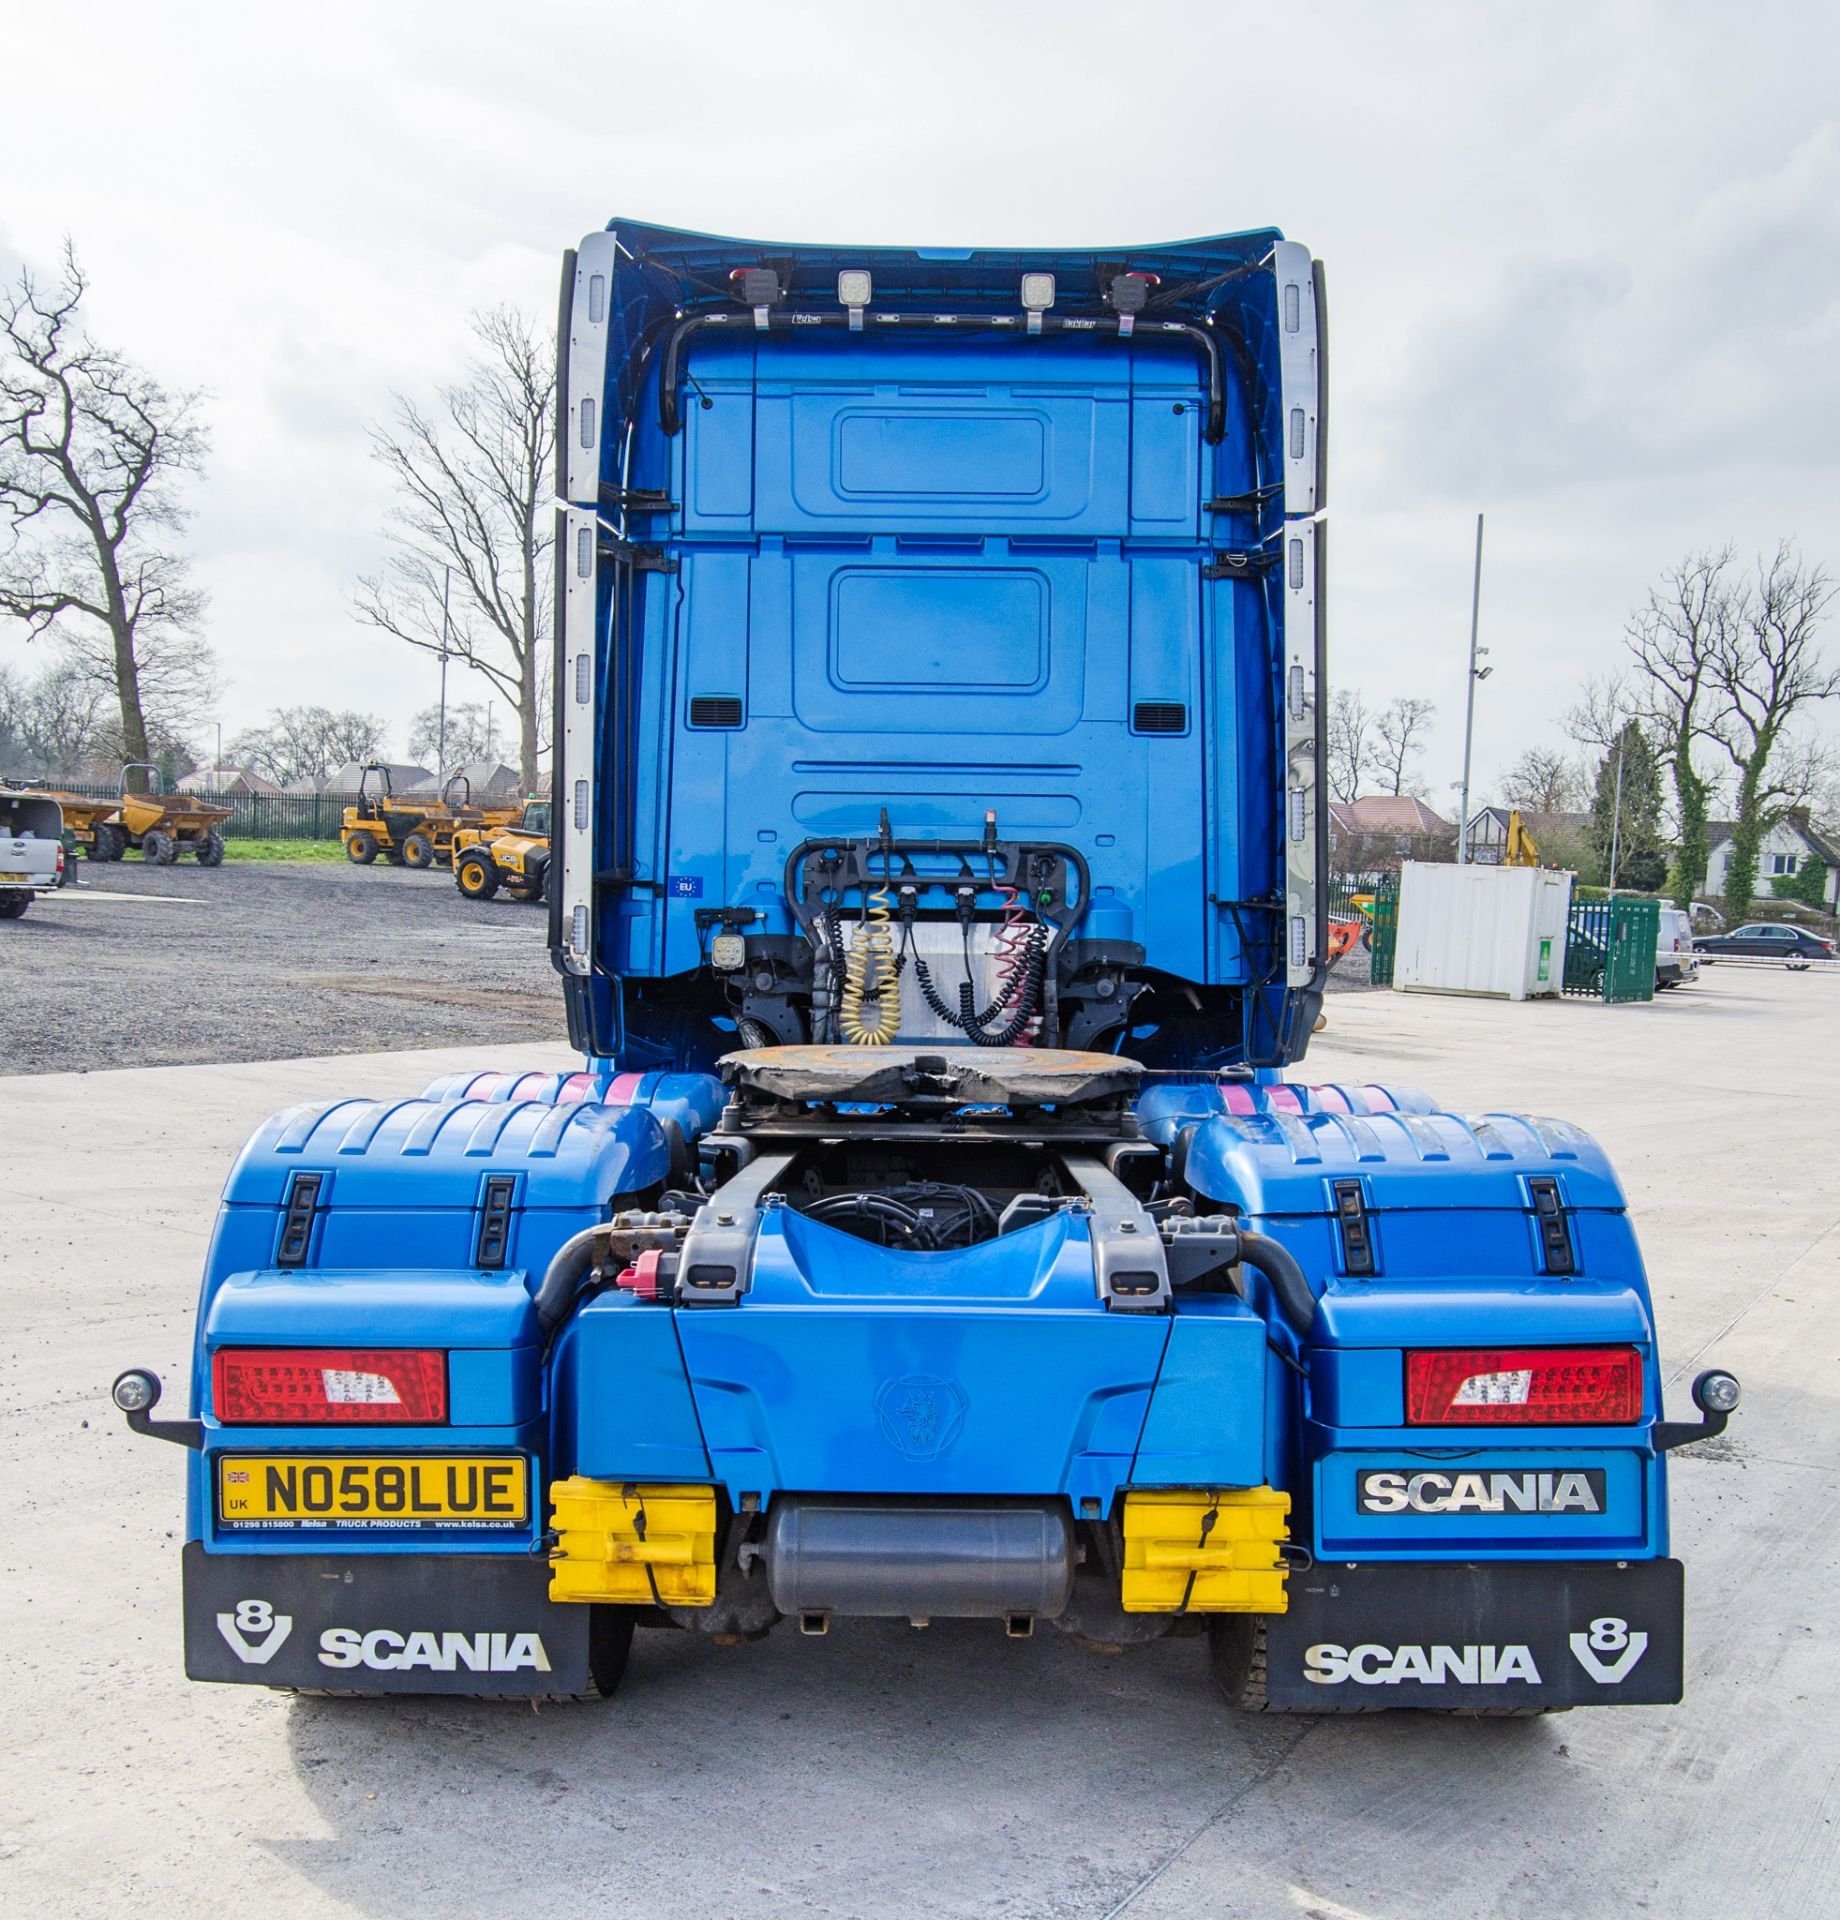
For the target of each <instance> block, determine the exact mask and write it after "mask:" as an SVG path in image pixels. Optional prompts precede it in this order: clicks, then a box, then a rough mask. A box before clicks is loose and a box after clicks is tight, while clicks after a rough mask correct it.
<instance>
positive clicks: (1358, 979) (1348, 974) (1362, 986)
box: [1329, 940, 1374, 993]
mask: <svg viewBox="0 0 1840 1920" xmlns="http://www.w3.org/2000/svg"><path fill="white" fill-rule="evenodd" d="M1367 962H1368V952H1367V949H1366V948H1365V947H1364V946H1362V945H1361V943H1360V942H1359V941H1358V940H1357V941H1356V942H1355V944H1354V945H1353V946H1352V947H1350V948H1349V949H1348V951H1347V952H1346V953H1345V954H1343V955H1342V957H1341V958H1340V959H1339V960H1338V961H1336V963H1335V965H1334V966H1332V967H1331V968H1330V969H1329V991H1330V992H1331V993H1365V992H1367V990H1368V989H1369V988H1370V987H1371V986H1372V985H1373V984H1374V983H1373V982H1372V981H1371V980H1370V979H1368V977H1367Z"/></svg>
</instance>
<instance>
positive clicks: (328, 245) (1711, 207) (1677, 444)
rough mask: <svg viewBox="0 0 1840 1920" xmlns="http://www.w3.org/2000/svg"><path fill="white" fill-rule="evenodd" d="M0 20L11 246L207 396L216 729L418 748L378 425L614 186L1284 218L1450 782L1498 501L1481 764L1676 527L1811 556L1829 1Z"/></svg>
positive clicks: (1166, 221) (1837, 229)
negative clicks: (70, 284)
mask: <svg viewBox="0 0 1840 1920" xmlns="http://www.w3.org/2000/svg"><path fill="white" fill-rule="evenodd" d="M4 40H5V64H6V66H7V68H8V69H9V70H10V71H11V72H12V74H13V75H14V76H15V82H14V84H12V85H10V86H9V87H8V89H7V94H6V104H5V107H4V110H3V111H0V269H4V270H5V271H6V272H7V274H8V275H9V277H10V275H11V273H12V272H14V271H16V270H17V267H18V264H19V262H20V261H21V260H22V259H23V260H29V261H31V262H33V263H35V264H37V265H40V266H42V267H46V268H49V267H51V266H52V265H54V264H55V256H56V250H57V248H58V245H59V243H60V240H61V238H62V236H63V235H65V234H66V233H68V234H70V235H71V236H72V237H73V238H74V239H75V241H76V242H77V245H78V247H79V249H80V252H81V255H82V258H83V261H84V264H85V266H86V268H87V269H88V271H89V273H90V274H91V276H92V278H93V281H94V292H93V296H92V299H91V302H90V321H91V325H92V327H93V328H94V330H95V331H96V332H97V333H98V334H99V335H100V336H101V337H103V338H105V339H106V340H108V341H110V342H111V343H113V344H116V345H118V346H120V347H122V348H123V349H124V350H126V351H128V352H130V353H132V354H133V355H135V356H136V357H138V358H139V359H141V360H142V361H143V362H144V363H146V364H147V365H148V366H150V367H151V368H153V369H154V370H155V371H156V372H158V373H159V374H160V376H161V377H162V378H164V379H165V380H167V381H168V382H169V383H170V384H172V385H174V386H183V385H188V384H197V385H201V386H206V387H208V388H209V389H210V390H211V394H212V399H211V403H210V409H209V411H210V419H211V423H212V427H213V432H214V434H215V440H216V447H215V452H214V454H213V456H212V460H211V468H210V477H209V480H208V482H207V483H206V484H204V485H203V486H201V487H199V488H198V489H197V490H196V495H195V504H196V507H197V517H196V520H195V522H194V525H193V529H192V537H193V544H194V548H195V551H196V553H197V556H198V560H199V569H200V573H201V576H202V579H203V581H204V583H205V584H206V585H207V586H208V587H209V589H210V592H211V611H210V626H209V632H210V637H211V639H212V641H213V642H214V644H215V646H216V648H217V650H218V653H219V656H220V659H221V661H222V664H223V668H224V671H225V676H226V680H227V686H226V691H225V695H224V700H223V710H222V719H223V723H224V729H225V734H226V737H228V736H229V735H230V734H232V733H234V732H235V731H236V730H237V729H239V728H241V727H243V726H245V725H248V724H250V723H252V722H255V721H257V720H259V719H260V718H261V717H262V716H263V714H264V713H265V712H266V710H267V709H268V708H270V707H271V706H274V705H277V704H281V703H291V702H306V701H311V702H321V703H325V704H329V705H335V706H345V705H353V706H360V707H364V708H367V709H370V710H373V711H376V712H379V713H382V714H385V715H386V716H388V718H389V719H390V721H391V723H392V726H393V728H394V730H395V734H396V737H397V739H398V740H400V737H401V734H402V731H403V729H404V727H405V725H406V722H407V719H408V717H409V715H410V714H411V713H412V712H413V711H414V710H415V709H416V708H418V707H421V706H424V705H427V704H429V703H430V702H431V701H432V700H433V698H434V691H435V669H434V666H433V663H432V662H431V661H429V660H427V659H426V657H425V656H420V655H414V654H411V653H409V652H408V651H407V650H406V649H403V648H400V647H397V646H394V645H392V644H390V643H388V642H385V641H383V640H381V639H380V638H378V637H376V636H374V635H372V634H370V633H368V632H367V631H366V630H365V629H363V628H360V627H359V626H358V625H357V624H356V623H355V622H354V621H353V620H352V619H351V617H350V614H349V612H348V610H347V596H348V593H349V590H350V587H351V584H352V581H353V579H354V576H356V575H357V574H359V573H361V572H364V571H367V570H369V569H371V568H373V567H375V566H376V564H377V563H378V560H379V559H380V557H381V554H382V551H383V548H382V542H381V539H380V526H381V523H382V518H383V511H384V507H385V504H386V501H385V493H384V489H383V486H382V484H381V479H380V476H379V474H378V473H377V471H376V469H375V468H374V467H373V466H372V464H371V463H370V461H369V460H368V459H367V447H366V441H365V428H366V424H367V423H368V422H370V421H372V420H374V419H376V418H378V417H379V416H380V415H381V414H382V413H383V412H384V411H385V410H386V409H387V407H388V405H389V396H390V392H391V390H392V389H393V388H394V389H401V390H403V391H407V392H412V393H426V392H428V391H429V390H430V389H431V388H432V387H433V386H434V385H435V384H436V383H438V382H439V381H441V380H442V379H444V378H448V377H451V376H452V375H453V374H454V373H455V372H456V371H457V369H458V367H459V365H460V363H461V362H462V360H463V359H464V357H465V354H466V321H467V315H468V313H469V311H471V310H473V309H475V308H479V307H484V306H490V305H493V304H495V303H497V302H500V301H510V302H514V303H517V304H520V305H522V306H524V307H526V308H528V309H529V310H531V311H533V312H535V313H538V314H540V315H542V316H544V317H545V319H547V316H548V315H550V314H551V313H552V312H553V311H554V307H555V288H556V276H557V270H558V260H559V256H560V254H561V252H562V249H563V248H564V247H566V246H568V245H570V244H572V243H573V242H574V241H575V240H576V239H577V238H578V237H579V236H580V235H581V234H582V233H584V232H587V231H589V230H590V229H592V228H595V227H599V226H602V225H604V224H605V222H606V221H607V219H608V218H609V216H611V215H613V214H615V213H623V214H629V215H633V216H637V217H641V218H647V219H651V220H656V221H660V222H666V223H673V224H678V225H683V226H688V227H696V228H704V229H710V230H714V231H719V232H729V233H739V234H746V235H753V236H761V237H767V238H792V239H814V240H856V241H866V242H887V243H896V244H899V243H916V244H954V243H958V244H983V243H995V244H1013V245H1033V244H1063V243H1064V244H1079V245H1098V244H1108V245H1109V244H1114V243H1128V242H1133V241H1156V240H1167V239H1175V238H1181V237H1186V236H1190V235H1196V234H1205V233H1213V232H1221V231H1228V230H1231V229H1235V228H1240V227H1250V226H1259V225H1265V224H1273V225H1277V226H1280V227H1282V228H1283V229H1284V231H1285V232H1286V233H1288V234H1289V235H1290V236H1291V237H1293V238H1295V239H1298V240H1301V241H1303V242H1305V243H1306V244H1307V245H1308V246H1310V247H1311V248H1312V249H1313V250H1314V251H1315V252H1316V253H1318V254H1320V255H1321V256H1322V257H1323V258H1324V259H1325V260H1326V261H1327V264H1328V273H1329V292H1330V308H1331V315H1332V321H1333V348H1334V360H1333V396H1332V397H1333V427H1332V436H1331V442H1330V446H1331V453H1330V461H1331V480H1330V520H1331V524H1332V526H1333V529H1334V538H1333V548H1332V571H1331V575H1330V592H1331V599H1330V610H1331V628H1330V633H1331V665H1332V675H1333V678H1334V680H1335V682H1336V683H1337V684H1353V685H1357V686H1359V687H1361V688H1362V689H1363V690H1364V691H1365V692H1366V693H1367V694H1368V695H1369V696H1370V698H1372V699H1376V700H1382V699H1386V698H1390V697H1391V696H1392V695H1394V694H1396V693H1405V694H1414V695H1422V696H1424V697H1427V698H1430V699H1432V700H1435V701H1436V702H1437V704H1438V710H1439V724H1438V730H1437V735H1436V738H1435V741H1434V745H1433V755H1432V759H1431V762H1430V764H1429V765H1428V767H1427V777H1428V779H1429V781H1430V790H1431V795H1432V798H1433V800H1434V802H1436V803H1437V804H1439V805H1440V807H1441V808H1443V809H1445V810H1452V809H1453V807H1454V801H1453V798H1452V796H1451V794H1450V784H1449V783H1451V782H1452V781H1454V779H1455V778H1456V774H1457V770H1458V762H1459V759H1460V755H1461V748H1462V697H1463V669H1464V650H1465V647H1466V644H1467V638H1468V620H1469V587H1470V580H1469V567H1470V553H1471V544H1472V540H1473V536H1474V523H1475V515H1476V513H1477V511H1478V510H1479V509H1480V510H1485V511H1486V512H1487V515H1488V546H1487V556H1486V561H1485V569H1484V581H1483V628H1484V632H1483V639H1484V642H1485V644H1487V645H1488V646H1489V647H1490V648H1491V650H1492V652H1491V663H1492V665H1493V668H1494V673H1493V677H1492V678H1491V679H1490V680H1489V681H1488V682H1487V684H1486V685H1485V686H1483V687H1482V688H1481V690H1480V694H1479V699H1478V710H1477V722H1476V725H1477V746H1476V753H1477V766H1478V781H1479V785H1480V786H1481V787H1483V788H1486V785H1487V781H1488V777H1489V776H1490V775H1491V774H1492V773H1494V772H1495V771H1496V770H1498V769H1500V768H1502V767H1504V766H1505V765H1506V764H1507V763H1508V762H1509V761H1511V760H1512V759H1513V758H1514V757H1515V755H1516V754H1517V753H1518V752H1519V751H1520V750H1521V748H1522V747H1523V746H1525V745H1527V744H1529V743H1532V742H1535V741H1538V740H1541V739H1543V738H1545V737H1547V736H1549V735H1553V734H1556V731H1557V721H1558V717H1559V715H1560V714H1561V713H1562V712H1563V710H1564V709H1565V707H1566V706H1567V705H1568V704H1569V703H1570V701H1571V699H1572V697H1573V694H1574V689H1575V687H1576V685H1577V683H1578V682H1579V680H1580V679H1581V678H1582V677H1584V676H1585V675H1587V674H1590V673H1593V672H1596V671H1601V670H1602V669H1603V668H1605V667H1606V666H1608V665H1609V664H1611V663H1612V662H1613V661H1614V659H1615V657H1616V655H1617V652H1618V647H1619V636H1620V634H1621V631H1622V627H1623V622H1624V619H1625V617H1626V615H1627V614H1628V612H1629V609H1630V608H1631V606H1632V605H1633V604H1634V603H1636V602H1637V601H1638V600H1639V599H1640V598H1641V596H1642V593H1643V590H1644V586H1645V583H1646V582H1647V581H1648V580H1650V579H1651V578H1652V577H1653V576H1654V575H1655V574H1656V572H1657V571H1658V570H1659V569H1660V568H1661V567H1663V566H1664V565H1665V564H1667V563H1668V562H1669V561H1671V560H1674V559H1675V558H1677V557H1679V556H1680V555H1681V554H1683V553H1684V552H1685V551H1686V550H1688V549H1689V548H1692V547H1694V546H1697V545H1700V544H1703V543H1706V542H1722V541H1724V540H1727V539H1730V540H1735V541H1736V542H1738V544H1739V545H1740V547H1741V548H1744V549H1749V548H1754V547H1755V546H1757V545H1759V544H1760V543H1763V542H1767V541H1772V540H1773V539H1774V538H1775V537H1776V536H1777V535H1778V534H1791V535H1795V536H1797V537H1799V538H1800V539H1801V541H1802V542H1803V544H1804V547H1805V548H1806V550H1807V551H1808V553H1809V555H1810V556H1811V557H1812V558H1816V559H1820V560H1824V561H1827V562H1829V563H1830V564H1831V563H1836V562H1840V539H1836V516H1837V509H1840V478H1837V477H1836V466H1835V457H1834V449H1835V448H1836V446H1840V389H1837V385H1836V368H1837V366H1840V355H1837V352H1836V348H1837V345H1840V338H1837V336H1840V116H1837V113H1836V108H1835V106H1834V97H1835V79H1834V69H1835V64H1836V56H1837V55H1840V26H1836V15H1835V12H1834V10H1833V9H1831V8H1827V7H1822V6H1817V5H1816V4H1814V0H1804V3H1803V4H1801V5H1758V4H1751V5H1747V6H1745V7H1743V8H1734V7H1732V6H1730V5H1714V4H1703V5H1701V4H1676V5H1669V6H1661V5H1649V4H1636V3H1634V0H1631V3H1630V4H1605V3H1604V0H1591V3H1590V4H1587V3H1586V0H1577V3H1576V4H1568V5H1540V4H1518V5H1507V4H1488V3H1486V0H1475V3H1474V4H1461V5H1454V4H1419V5H1412V4H1405V3H1404V0H1400V3H1399V4H1389V5H1370V4H1362V5H1308V4H1299V0H1267V4H1265V5H1262V6H1250V5H1241V4H1232V5H1226V4H1206V3H1205V0H1184V3H1177V0H1170V3H1169V4H1163V5H1155V4H1143V0H1132V3H1131V4H1112V5H1096V4H1090V3H1089V0H1060V3H1059V4H1058V5H1053V6H1049V5H1040V6H1025V5H1019V4H1015V5H1009V6H1004V5H1001V4H992V0H976V3H975V4H958V3H957V0H952V3H951V4H943V5H942V4H931V5H915V6H908V7H897V6H870V5H861V4H858V5H830V4H825V5H820V4H788V0H779V3H778V4H774V5H770V6H769V5H761V4H759V0H754V3H753V4H726V3H724V4H698V0H678V4H675V5H668V6H659V5H656V4H652V5H648V6H644V7H639V6H633V5H629V4H627V3H626V0H593V4H588V5H581V4H574V3H573V0H556V3H552V4H550V5H546V6H543V7H538V8H526V9H518V8H512V7H506V6H504V5H502V4H499V5H493V6H483V5H478V4H474V0H447V3H446V4H443V5H442V6H440V7H438V8H437V7H420V6H408V5H395V4H391V3H390V0H382V3H381V4H380V3H379V0H366V3H365V4H362V5H340V4H328V3H327V0H318V4H315V5H313V6H310V7H305V8H297V9H282V10H275V9H268V8H259V7H250V6H248V5H246V4H245V5H239V6H234V7H230V6H186V5H180V4H165V5H161V6H157V7H149V6H146V5H145V4H140V3H137V4H127V3H126V0H89V4H87V5H86V6H84V7H83V8H82V9H81V12H80V15H79V14H73V13H72V12H71V11H70V10H69V9H63V8H55V7H41V8H35V9H25V8H13V9H11V10H10V11H9V15H8V23H7V25H6V28H5V30H4ZM23 76H31V77H32V78H31V83H30V84H21V83H20V80H21V77H23ZM1833 644H1834V646H1840V638H1837V639H1836V641H1835V642H1834V643H1833ZM1830 650H1831V649H1830ZM24 656H25V649H24V648H23V646H22V645H21V643H20V642H19V640H18V638H17V637H16V634H13V635H0V659H11V660H15V661H18V660H21V659H22V658H23V657H24ZM462 691H464V685H463V687H462ZM479 691H483V690H482V689H480V690H479ZM1826 724H1827V725H1828V726H1829V727H1832V726H1833V724H1834V719H1833V717H1832V716H1829V718H1828V720H1827V722H1826ZM204 744H205V745H206V746H207V747H208V746H209V745H210V742H209V741H208V740H207V741H206V742H205V743H204ZM1479 797H1487V796H1486V793H1483V794H1481V795H1479Z"/></svg>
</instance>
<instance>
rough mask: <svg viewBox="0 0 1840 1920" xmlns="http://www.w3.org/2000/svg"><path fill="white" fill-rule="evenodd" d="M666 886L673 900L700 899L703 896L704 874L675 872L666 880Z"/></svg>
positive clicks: (666, 890)
mask: <svg viewBox="0 0 1840 1920" xmlns="http://www.w3.org/2000/svg"><path fill="white" fill-rule="evenodd" d="M664 887H665V892H666V893H668V894H669V895H670V896H671V898H672V899H673V900H700V899H702V897H703V876H702V875H701V874H700V873H674V874H672V875H671V876H670V878H669V879H667V880H666V881H665V883H664Z"/></svg>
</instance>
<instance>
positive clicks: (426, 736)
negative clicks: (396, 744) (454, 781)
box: [409, 700, 503, 772]
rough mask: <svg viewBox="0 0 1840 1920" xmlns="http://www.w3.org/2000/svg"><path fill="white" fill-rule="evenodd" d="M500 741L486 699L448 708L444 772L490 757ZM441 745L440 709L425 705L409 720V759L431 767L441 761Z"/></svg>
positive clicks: (500, 743)
mask: <svg viewBox="0 0 1840 1920" xmlns="http://www.w3.org/2000/svg"><path fill="white" fill-rule="evenodd" d="M502 744H503V743H502V742H501V741H500V740H498V739H497V738H496V737H495V735H494V733H493V731H492V709H491V707H490V706H489V705H487V704H486V703H485V702H483V701H474V700H469V701H468V702H467V703H466V704H465V705H464V706H459V707H456V706H450V707H449V708H448V709H447V736H446V749H447V751H446V757H445V761H444V763H443V764H444V766H445V770H446V771H448V772H452V771H453V769H454V768H455V767H458V766H461V765H463V764H464V763H465V762H466V761H468V760H489V759H491V758H492V756H493V755H494V753H496V751H497V750H498V748H499V746H500V745H502ZM441 748H442V736H441V709H440V708H439V707H424V708H423V709H422V711H421V712H420V713H418V714H417V715H416V716H415V718H414V719H413V720H411V721H410V722H409V758H410V759H411V760H414V761H417V762H419V763H420V764H421V765H423V766H430V767H431V766H434V765H436V764H437V763H442V753H441Z"/></svg>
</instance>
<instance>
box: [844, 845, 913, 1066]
mask: <svg viewBox="0 0 1840 1920" xmlns="http://www.w3.org/2000/svg"><path fill="white" fill-rule="evenodd" d="M871 1000H872V1001H873V1002H874V1003H875V1012H874V1016H873V1018H866V1017H865V1016H864V1012H863V1003H864V1002H865V1001H871ZM837 1024H838V1027H839V1028H840V1029H841V1030H842V1033H843V1037H844V1038H845V1039H846V1040H847V1041H848V1042H849V1043H850V1045H851V1046H853V1047H885V1046H887V1044H888V1043H889V1041H890V1040H892V1039H893V1038H894V1037H895V1035H896V1034H897V1033H898V1032H899V1031H900V1027H901V992H900V988H899V986H898V985H897V983H896V980H895V955H894V934H893V933H892V932H891V931H890V928H889V916H888V880H887V876H886V875H884V876H883V879H882V884H881V885H880V886H879V887H877V888H876V890H875V891H874V892H873V893H872V894H870V896H869V917H868V919H867V920H866V921H865V922H864V923H863V924H862V925H861V926H859V927H858V928H857V929H856V936H855V938H854V939H853V940H852V941H851V942H850V948H849V951H848V952H847V953H846V954H845V955H844V957H843V991H842V993H841V994H839V995H838V1001H837Z"/></svg>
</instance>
